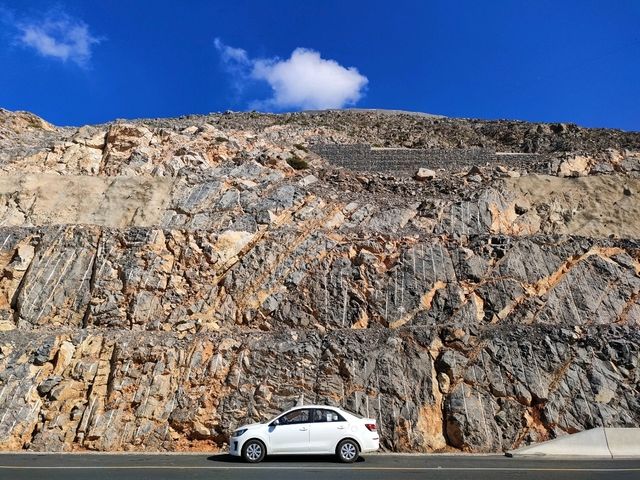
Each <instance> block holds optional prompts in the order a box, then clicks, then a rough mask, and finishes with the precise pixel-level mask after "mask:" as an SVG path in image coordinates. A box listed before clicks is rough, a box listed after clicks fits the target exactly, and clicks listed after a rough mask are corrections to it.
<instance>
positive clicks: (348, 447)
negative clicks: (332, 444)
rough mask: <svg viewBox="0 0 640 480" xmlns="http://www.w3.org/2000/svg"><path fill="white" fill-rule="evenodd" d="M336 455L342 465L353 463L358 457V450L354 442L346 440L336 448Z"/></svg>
mask: <svg viewBox="0 0 640 480" xmlns="http://www.w3.org/2000/svg"><path fill="white" fill-rule="evenodd" d="M336 455H337V456H338V460H340V461H341V462H342V463H353V462H355V461H356V460H357V459H358V456H359V455H360V448H359V447H358V444H357V443H356V442H355V441H353V440H351V439H349V438H347V439H346V440H342V441H341V442H340V443H339V444H338V446H337V447H336Z"/></svg>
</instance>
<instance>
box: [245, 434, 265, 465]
mask: <svg viewBox="0 0 640 480" xmlns="http://www.w3.org/2000/svg"><path fill="white" fill-rule="evenodd" d="M266 454H267V448H266V447H265V446H264V443H262V442H261V441H260V440H255V439H254V440H247V441H246V442H245V444H244V445H243V446H242V459H243V460H244V461H245V462H247V463H258V462H261V461H262V460H263V459H264V457H265V455H266Z"/></svg>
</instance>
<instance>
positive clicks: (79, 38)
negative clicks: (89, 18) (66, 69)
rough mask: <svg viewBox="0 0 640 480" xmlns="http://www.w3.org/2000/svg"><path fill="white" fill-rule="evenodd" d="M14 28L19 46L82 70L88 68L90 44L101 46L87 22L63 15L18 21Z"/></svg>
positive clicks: (91, 45)
mask: <svg viewBox="0 0 640 480" xmlns="http://www.w3.org/2000/svg"><path fill="white" fill-rule="evenodd" d="M16 26H17V28H18V31H19V35H18V41H19V43H21V44H22V45H24V46H27V47H30V48H33V49H34V50H35V51H36V52H38V53H39V54H40V55H42V56H44V57H51V58H57V59H59V60H62V61H63V62H67V61H71V62H74V63H76V64H77V65H79V66H81V67H85V66H87V65H88V63H89V60H90V59H91V49H92V47H93V45H94V44H98V43H100V39H98V38H96V37H94V36H93V35H91V33H90V32H89V27H88V26H87V24H86V23H84V22H83V21H81V20H77V19H74V18H71V17H69V16H68V15H66V14H57V15H55V16H53V15H49V16H48V17H46V18H44V19H42V20H38V21H36V20H31V21H24V22H19V23H18V24H17V25H16Z"/></svg>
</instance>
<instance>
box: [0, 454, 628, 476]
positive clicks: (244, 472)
mask: <svg viewBox="0 0 640 480" xmlns="http://www.w3.org/2000/svg"><path fill="white" fill-rule="evenodd" d="M264 478H277V479H278V480H289V479H291V480H300V479H304V478H312V479H314V480H315V479H318V480H323V479H332V480H337V479H340V480H356V479H368V480H382V479H384V480H396V479H397V480H404V479H420V480H424V479H429V480H431V479H447V480H461V479H473V480H483V479H487V480H488V479H491V480H496V479H510V480H511V479H547V478H548V479H559V480H562V479H571V480H581V479H594V478H598V479H601V478H606V479H620V480H622V479H629V480H630V479H634V480H638V479H640V460H637V459H635V460H609V459H604V460H595V459H594V460H583V459H576V460H560V459H554V460H549V459H521V458H506V457H503V456H498V455H495V456H461V455H380V454H377V455H367V456H365V457H364V458H362V459H360V461H358V462H356V463H354V464H351V465H343V464H340V463H336V461H335V460H334V459H333V458H332V457H273V458H267V459H266V460H265V461H264V462H263V463H261V464H258V465H247V464H244V463H242V462H240V461H238V460H236V459H235V458H232V457H229V456H227V455H206V454H203V455H193V454H190V455H137V454H135V455H133V454H126V455H101V454H71V455H60V454H1V455H0V479H11V480H22V479H38V480H40V479H47V480H58V479H60V480H76V479H90V480H106V479H110V480H111V479H116V480H129V479H131V480H134V479H135V480H145V479H153V480H159V479H171V480H173V479H207V480H232V479H241V480H254V479H264Z"/></svg>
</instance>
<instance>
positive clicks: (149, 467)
mask: <svg viewBox="0 0 640 480" xmlns="http://www.w3.org/2000/svg"><path fill="white" fill-rule="evenodd" d="M0 469H3V470H336V471H352V470H368V471H378V470H379V471H408V472H414V471H415V472H422V471H435V470H443V471H444V470H447V471H489V472H640V467H638V468H540V467H535V468H515V467H321V466H274V467H259V466H255V467H252V466H242V467H239V466H229V467H223V466H200V465H185V466H174V465H131V466H122V465H114V466H107V465H93V466H90V465H88V466H77V465H74V466H61V465H56V466H32V465H29V466H26V465H24V466H23V465H20V466H10V465H0Z"/></svg>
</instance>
